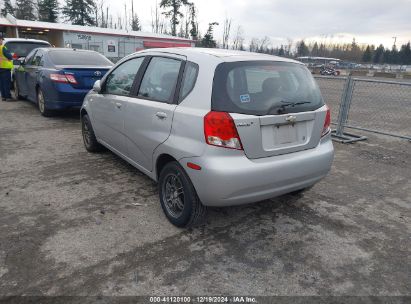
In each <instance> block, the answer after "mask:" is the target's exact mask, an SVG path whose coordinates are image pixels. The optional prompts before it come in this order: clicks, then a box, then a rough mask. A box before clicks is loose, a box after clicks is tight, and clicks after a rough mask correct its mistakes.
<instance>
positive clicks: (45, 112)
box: [37, 88, 53, 117]
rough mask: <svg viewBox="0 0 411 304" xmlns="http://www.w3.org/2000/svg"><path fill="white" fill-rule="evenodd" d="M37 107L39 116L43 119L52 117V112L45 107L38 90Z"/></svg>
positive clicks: (42, 97) (41, 93)
mask: <svg viewBox="0 0 411 304" xmlns="http://www.w3.org/2000/svg"><path fill="white" fill-rule="evenodd" d="M37 105H38V107H39V111H40V113H41V115H43V116H45V117H50V116H52V115H53V112H52V111H50V110H49V109H47V107H46V101H45V100H44V95H43V92H42V91H41V89H40V88H39V89H38V91H37Z"/></svg>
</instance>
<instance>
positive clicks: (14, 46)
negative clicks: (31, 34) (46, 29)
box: [3, 38, 51, 89]
mask: <svg viewBox="0 0 411 304" xmlns="http://www.w3.org/2000/svg"><path fill="white" fill-rule="evenodd" d="M3 45H4V46H5V47H6V48H7V50H8V51H10V53H11V55H12V56H13V65H14V68H13V70H12V73H11V81H12V84H13V85H12V88H13V89H14V83H15V81H14V70H15V69H18V68H19V66H20V65H21V63H22V62H23V61H24V58H26V56H27V55H28V54H29V53H30V52H31V51H32V50H34V49H36V48H39V47H51V44H50V43H48V42H47V41H44V40H37V39H26V38H5V39H4V43H3Z"/></svg>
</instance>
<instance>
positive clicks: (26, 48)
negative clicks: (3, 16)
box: [5, 41, 50, 58]
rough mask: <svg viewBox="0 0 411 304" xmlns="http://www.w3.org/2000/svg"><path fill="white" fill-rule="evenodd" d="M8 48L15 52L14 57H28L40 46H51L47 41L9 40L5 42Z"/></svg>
mask: <svg viewBox="0 0 411 304" xmlns="http://www.w3.org/2000/svg"><path fill="white" fill-rule="evenodd" d="M5 46H6V48H7V50H8V51H9V52H10V53H12V54H14V57H16V58H20V57H26V56H27V55H28V54H29V53H30V52H31V51H32V50H34V49H36V48H40V47H50V44H48V43H47V42H19V41H15V42H7V43H6V44H5Z"/></svg>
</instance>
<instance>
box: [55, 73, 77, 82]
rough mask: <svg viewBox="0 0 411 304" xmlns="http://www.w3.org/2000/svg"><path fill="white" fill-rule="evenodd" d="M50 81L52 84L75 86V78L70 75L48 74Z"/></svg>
mask: <svg viewBox="0 0 411 304" xmlns="http://www.w3.org/2000/svg"><path fill="white" fill-rule="evenodd" d="M50 79H51V80H52V81H54V82H60V83H70V84H77V80H76V78H75V77H74V75H71V74H50Z"/></svg>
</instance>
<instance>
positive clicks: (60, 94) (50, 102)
mask: <svg viewBox="0 0 411 304" xmlns="http://www.w3.org/2000/svg"><path fill="white" fill-rule="evenodd" d="M89 91H90V90H89V89H74V88H72V87H71V86H70V85H67V84H58V85H56V86H55V88H54V89H52V90H50V91H49V92H44V94H45V95H46V96H45V97H46V106H47V108H48V109H50V110H60V109H68V108H80V107H81V106H82V104H83V100H84V97H86V95H87V93H88V92H89Z"/></svg>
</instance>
